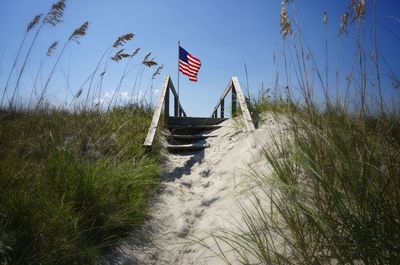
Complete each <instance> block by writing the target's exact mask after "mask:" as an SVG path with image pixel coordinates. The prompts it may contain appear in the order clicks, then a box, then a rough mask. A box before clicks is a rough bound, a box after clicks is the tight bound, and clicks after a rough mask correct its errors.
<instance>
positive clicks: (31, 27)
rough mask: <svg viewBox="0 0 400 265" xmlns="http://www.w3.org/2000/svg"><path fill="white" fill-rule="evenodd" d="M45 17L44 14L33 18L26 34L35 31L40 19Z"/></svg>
mask: <svg viewBox="0 0 400 265" xmlns="http://www.w3.org/2000/svg"><path fill="white" fill-rule="evenodd" d="M42 16H43V14H40V15H37V16H35V17H34V18H33V20H32V21H31V22H30V23H29V24H28V26H27V27H26V32H28V31H30V30H31V29H33V28H34V27H35V26H36V25H37V24H38V23H39V21H40V18H41V17H42Z"/></svg>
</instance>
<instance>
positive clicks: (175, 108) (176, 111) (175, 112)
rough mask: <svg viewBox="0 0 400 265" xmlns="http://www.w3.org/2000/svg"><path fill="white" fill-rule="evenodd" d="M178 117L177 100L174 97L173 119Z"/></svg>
mask: <svg viewBox="0 0 400 265" xmlns="http://www.w3.org/2000/svg"><path fill="white" fill-rule="evenodd" d="M178 116H179V99H178V97H177V96H175V95H174V117H178Z"/></svg>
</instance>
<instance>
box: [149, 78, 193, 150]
mask: <svg viewBox="0 0 400 265" xmlns="http://www.w3.org/2000/svg"><path fill="white" fill-rule="evenodd" d="M170 91H171V92H172V94H173V95H174V116H175V117H182V116H183V117H186V113H185V111H184V110H183V108H182V106H181V104H180V102H179V97H178V93H177V92H176V90H175V87H174V85H173V84H172V81H171V78H170V77H169V76H165V77H164V81H163V85H162V87H161V91H160V96H159V97H158V100H157V105H156V108H155V110H154V113H153V118H152V120H151V124H150V128H149V131H148V133H147V137H146V140H145V141H144V146H146V147H151V146H152V144H153V141H154V136H155V135H156V131H157V127H158V123H159V121H160V116H161V111H162V108H163V106H164V119H166V120H167V119H168V117H170V115H169V92H170Z"/></svg>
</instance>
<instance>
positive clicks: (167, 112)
mask: <svg viewBox="0 0 400 265" xmlns="http://www.w3.org/2000/svg"><path fill="white" fill-rule="evenodd" d="M168 117H169V87H167V91H166V92H165V98H164V120H165V121H166V122H167V121H168Z"/></svg>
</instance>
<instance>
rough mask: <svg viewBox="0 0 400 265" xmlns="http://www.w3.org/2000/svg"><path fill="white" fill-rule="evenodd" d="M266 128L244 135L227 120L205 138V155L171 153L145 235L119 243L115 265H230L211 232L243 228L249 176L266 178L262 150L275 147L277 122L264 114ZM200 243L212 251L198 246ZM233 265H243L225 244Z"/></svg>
mask: <svg viewBox="0 0 400 265" xmlns="http://www.w3.org/2000/svg"><path fill="white" fill-rule="evenodd" d="M263 124H264V125H263V126H261V128H258V129H256V130H255V131H253V132H246V131H245V129H244V127H243V126H241V125H240V121H239V122H238V121H235V120H231V119H229V120H227V121H225V122H224V123H223V124H222V125H223V127H222V128H220V129H218V130H215V131H213V132H212V134H215V135H217V137H212V138H209V139H208V140H207V142H208V143H209V144H210V147H209V148H207V149H205V151H204V152H197V153H195V154H188V155H173V154H169V155H168V160H167V161H166V165H165V167H166V174H165V176H164V177H163V180H162V183H161V188H160V191H159V193H158V194H157V195H156V196H155V199H154V202H153V203H152V206H151V211H150V212H151V220H150V221H149V222H148V224H147V226H146V227H145V231H148V230H149V229H150V228H151V229H150V230H151V232H147V236H146V237H141V238H140V239H138V237H137V236H136V237H135V236H133V237H132V238H131V239H128V240H126V241H124V242H122V243H121V245H120V246H119V247H118V249H117V251H116V252H115V255H114V257H113V261H112V262H111V263H116V264H161V265H163V264H186V265H188V264H213V265H214V264H215V265H219V264H226V263H225V262H224V261H223V260H222V259H221V258H220V257H218V255H216V254H215V253H213V251H215V252H217V253H219V251H218V248H217V246H216V245H215V244H214V243H213V240H212V237H210V235H211V234H213V233H214V232H216V231H221V229H231V228H233V227H234V226H237V225H240V222H241V216H242V214H241V212H240V207H239V204H241V205H246V203H247V202H246V200H248V194H249V190H250V189H251V187H252V185H253V184H254V182H253V178H252V176H251V174H253V173H254V172H258V173H262V174H268V173H269V172H270V169H269V167H268V164H267V162H266V161H265V159H262V150H263V148H264V147H265V146H267V145H268V144H270V143H271V137H270V135H271V133H273V134H274V133H277V132H278V131H279V127H280V126H279V124H277V122H276V121H275V119H274V118H273V117H272V115H271V116H266V117H265V119H264V123H263ZM200 239H205V240H204V241H202V242H203V243H206V244H207V245H208V246H209V247H210V248H211V249H208V248H206V247H204V246H202V244H199V243H198V241H199V240H200ZM222 247H223V248H224V249H223V251H224V252H225V254H226V255H227V256H228V257H229V259H230V261H231V262H232V264H239V263H238V261H237V260H236V257H235V256H234V253H233V252H232V251H229V250H230V249H229V247H228V246H222Z"/></svg>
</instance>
